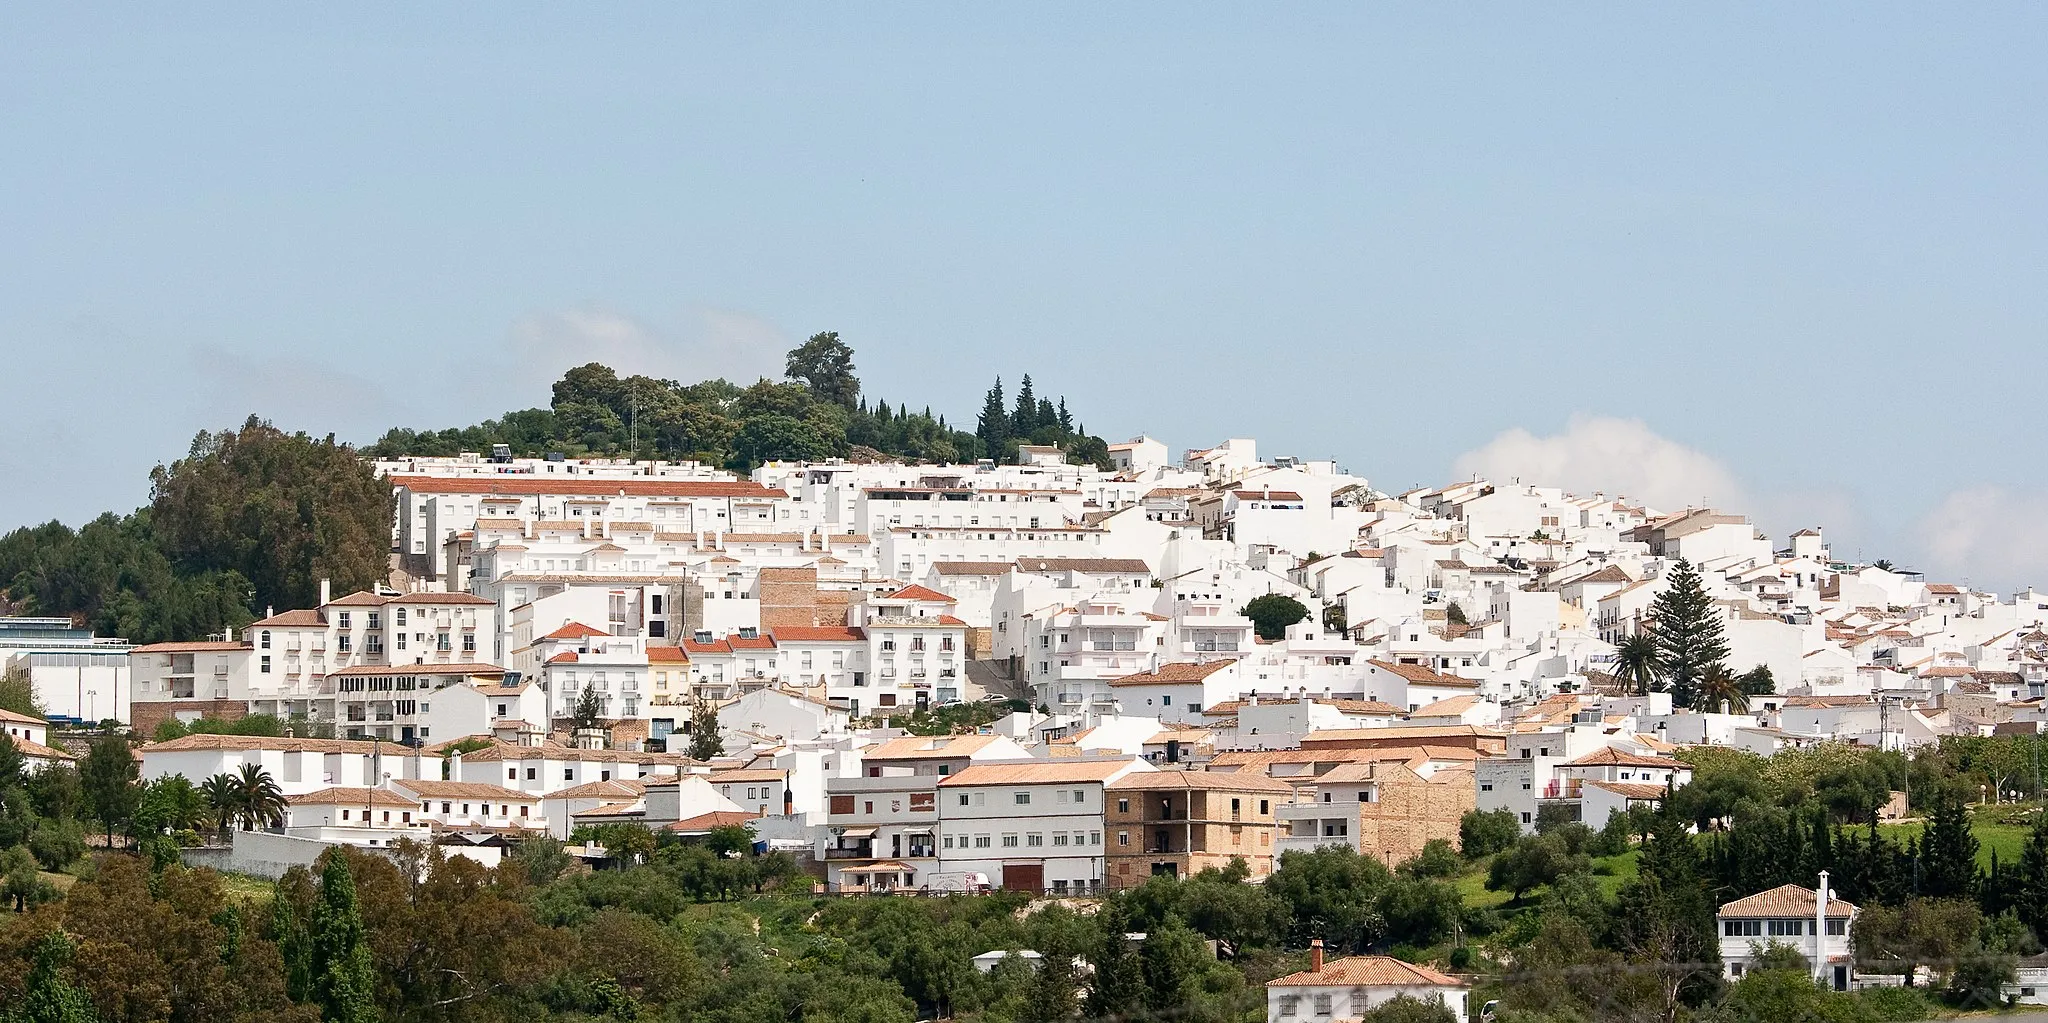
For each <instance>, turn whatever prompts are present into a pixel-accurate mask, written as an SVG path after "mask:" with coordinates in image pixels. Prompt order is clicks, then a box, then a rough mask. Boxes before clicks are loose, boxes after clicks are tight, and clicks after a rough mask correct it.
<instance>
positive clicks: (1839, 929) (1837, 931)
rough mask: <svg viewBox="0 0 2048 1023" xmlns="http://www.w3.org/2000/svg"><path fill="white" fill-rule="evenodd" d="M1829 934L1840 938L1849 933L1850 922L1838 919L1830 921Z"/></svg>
mask: <svg viewBox="0 0 2048 1023" xmlns="http://www.w3.org/2000/svg"><path fill="white" fill-rule="evenodd" d="M1828 933H1829V934H1832V935H1835V936H1837V937H1840V936H1841V935H1844V934H1847V933H1849V921H1847V920H1844V919H1841V918H1839V917H1838V918H1836V919H1833V920H1829V921H1828Z"/></svg>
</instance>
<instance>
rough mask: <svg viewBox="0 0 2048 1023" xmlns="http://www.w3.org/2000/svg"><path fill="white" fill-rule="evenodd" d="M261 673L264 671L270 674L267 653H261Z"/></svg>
mask: <svg viewBox="0 0 2048 1023" xmlns="http://www.w3.org/2000/svg"><path fill="white" fill-rule="evenodd" d="M263 673H264V674H265V675H268V674H270V655H269V654H264V655H263Z"/></svg>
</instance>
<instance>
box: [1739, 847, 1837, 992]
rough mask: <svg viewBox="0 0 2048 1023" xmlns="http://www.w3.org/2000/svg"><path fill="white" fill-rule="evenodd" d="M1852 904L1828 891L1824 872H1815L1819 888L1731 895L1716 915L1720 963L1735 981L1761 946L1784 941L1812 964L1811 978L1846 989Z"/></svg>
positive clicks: (1782, 888) (1784, 887)
mask: <svg viewBox="0 0 2048 1023" xmlns="http://www.w3.org/2000/svg"><path fill="white" fill-rule="evenodd" d="M1857 912H1858V910H1857V908H1856V907H1855V906H1854V905H1853V904H1851V903H1847V902H1843V901H1842V900H1841V899H1837V898H1835V897H1834V896H1833V895H1832V894H1831V893H1829V891H1828V874H1827V871H1825V870H1823V871H1821V874H1820V890H1819V891H1815V890H1813V889H1811V888H1802V887H1800V886H1799V885H1796V884H1788V885H1780V886H1778V887H1776V888H1773V889H1771V890H1770V891H1767V892H1758V893H1756V894H1755V895H1751V896H1749V897H1747V898H1741V899H1736V900H1735V901H1734V902H1730V903H1728V904H1727V905H1725V906H1722V907H1721V910H1720V912H1719V913H1717V914H1715V916H1716V922H1717V923H1718V925H1719V927H1720V931H1721V962H1723V963H1724V964H1726V967H1725V968H1726V970H1727V975H1728V978H1729V979H1730V980H1739V979H1741V977H1742V975H1743V974H1744V973H1746V972H1748V970H1749V968H1750V967H1751V966H1752V965H1753V964H1754V963H1755V961H1756V956H1755V951H1756V950H1757V949H1759V948H1761V947H1762V946H1764V945H1768V944H1778V945H1787V946H1790V947H1791V948H1793V949H1794V950H1796V951H1797V952H1799V954H1800V955H1803V956H1805V957H1806V960H1807V962H1809V963H1812V964H1813V975H1814V979H1815V980H1816V981H1819V982H1820V983H1823V984H1827V985H1829V986H1831V987H1833V988H1834V989H1835V990H1837V991H1847V990H1849V978H1850V974H1851V967H1852V966H1853V964H1854V959H1853V956H1852V951H1853V950H1852V949H1851V947H1850V943H1849V937H1850V935H1851V934H1853V933H1854V932H1855V924H1856V914H1857Z"/></svg>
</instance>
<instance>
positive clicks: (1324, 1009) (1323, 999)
mask: <svg viewBox="0 0 2048 1023" xmlns="http://www.w3.org/2000/svg"><path fill="white" fill-rule="evenodd" d="M1315 998H1316V1015H1318V1016H1328V1015H1329V1014H1330V996H1329V995H1317V996H1315Z"/></svg>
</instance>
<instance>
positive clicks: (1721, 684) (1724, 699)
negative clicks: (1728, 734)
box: [1694, 664, 1749, 714]
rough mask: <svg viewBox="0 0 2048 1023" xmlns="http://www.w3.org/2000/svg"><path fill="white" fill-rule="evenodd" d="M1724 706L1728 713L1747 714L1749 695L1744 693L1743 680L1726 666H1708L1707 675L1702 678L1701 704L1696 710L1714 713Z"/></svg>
mask: <svg viewBox="0 0 2048 1023" xmlns="http://www.w3.org/2000/svg"><path fill="white" fill-rule="evenodd" d="M1724 706H1725V707H1726V710H1727V712H1728V713H1731V714H1747V713H1749V694H1748V693H1745V692H1743V691H1742V680H1741V679H1739V678H1736V677H1735V675H1734V673H1733V672H1730V671H1729V670H1728V667H1727V666H1726V665H1722V664H1711V665H1708V666H1707V670H1706V673H1705V674H1704V675H1701V676H1700V702H1699V706H1698V707H1696V708H1694V709H1696V710H1702V711H1714V710H1720V709H1722V708H1723V707H1724Z"/></svg>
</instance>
